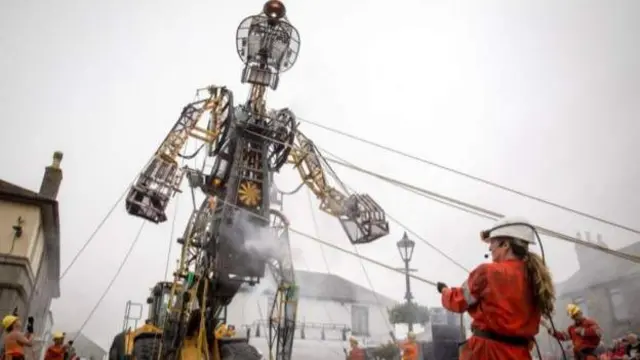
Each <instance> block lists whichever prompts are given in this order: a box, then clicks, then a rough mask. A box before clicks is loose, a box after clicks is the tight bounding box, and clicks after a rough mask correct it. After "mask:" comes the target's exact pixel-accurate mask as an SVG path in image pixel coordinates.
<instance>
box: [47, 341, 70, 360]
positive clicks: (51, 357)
mask: <svg viewBox="0 0 640 360" xmlns="http://www.w3.org/2000/svg"><path fill="white" fill-rule="evenodd" d="M65 350H66V349H65V348H64V345H55V344H54V345H51V346H49V348H48V349H47V352H46V353H45V354H44V360H64V353H65Z"/></svg>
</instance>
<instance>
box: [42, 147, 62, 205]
mask: <svg viewBox="0 0 640 360" xmlns="http://www.w3.org/2000/svg"><path fill="white" fill-rule="evenodd" d="M60 162H62V152H60V151H56V152H55V153H53V162H52V163H51V165H49V166H47V167H46V168H45V170H44V176H43V177H42V184H41V185H40V195H42V196H46V197H48V198H50V199H54V200H55V199H56V197H57V196H58V190H59V189H60V183H61V182H62V169H60Z"/></svg>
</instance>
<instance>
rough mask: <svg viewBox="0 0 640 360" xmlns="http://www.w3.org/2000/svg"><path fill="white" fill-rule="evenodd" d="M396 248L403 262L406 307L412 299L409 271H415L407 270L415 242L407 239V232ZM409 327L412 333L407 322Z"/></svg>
mask: <svg viewBox="0 0 640 360" xmlns="http://www.w3.org/2000/svg"><path fill="white" fill-rule="evenodd" d="M396 245H397V246H398V252H399V253H400V257H401V258H402V261H404V275H405V281H406V285H405V286H406V293H405V294H404V299H405V300H406V301H407V305H409V304H410V303H411V300H412V299H413V295H412V294H411V281H410V279H411V278H410V277H409V272H410V271H416V270H415V269H411V268H409V262H411V258H412V257H413V249H414V248H415V246H416V243H415V241H413V240H411V239H409V237H408V236H407V232H406V231H405V233H404V235H402V239H400V241H398V242H397V243H396ZM407 325H408V327H409V331H413V323H411V322H410V321H409V323H408V324H407Z"/></svg>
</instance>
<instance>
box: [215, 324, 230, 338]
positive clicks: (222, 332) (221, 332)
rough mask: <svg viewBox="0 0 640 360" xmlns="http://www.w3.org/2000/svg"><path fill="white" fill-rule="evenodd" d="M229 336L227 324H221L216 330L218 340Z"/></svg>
mask: <svg viewBox="0 0 640 360" xmlns="http://www.w3.org/2000/svg"><path fill="white" fill-rule="evenodd" d="M226 335H227V324H225V323H221V324H220V325H218V328H217V329H216V339H222V338H223V337H225V336H226Z"/></svg>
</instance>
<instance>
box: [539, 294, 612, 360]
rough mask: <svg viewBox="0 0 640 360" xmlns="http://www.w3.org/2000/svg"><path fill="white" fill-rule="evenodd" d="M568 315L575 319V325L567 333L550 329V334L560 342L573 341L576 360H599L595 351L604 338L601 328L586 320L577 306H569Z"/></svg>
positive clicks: (590, 320) (592, 321)
mask: <svg viewBox="0 0 640 360" xmlns="http://www.w3.org/2000/svg"><path fill="white" fill-rule="evenodd" d="M567 314H568V315H569V316H570V317H571V319H573V321H574V323H573V325H571V326H569V328H568V329H567V331H566V332H564V331H553V330H551V329H549V334H550V335H551V336H553V337H555V338H556V339H558V340H560V341H571V343H572V344H573V353H574V357H575V358H576V359H578V360H598V356H597V355H596V354H595V351H596V348H598V345H599V344H600V340H601V338H602V331H601V330H600V326H598V324H597V323H596V322H595V321H594V320H592V319H588V318H586V317H585V316H584V315H583V314H582V310H580V307H578V306H577V305H575V304H569V305H567Z"/></svg>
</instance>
